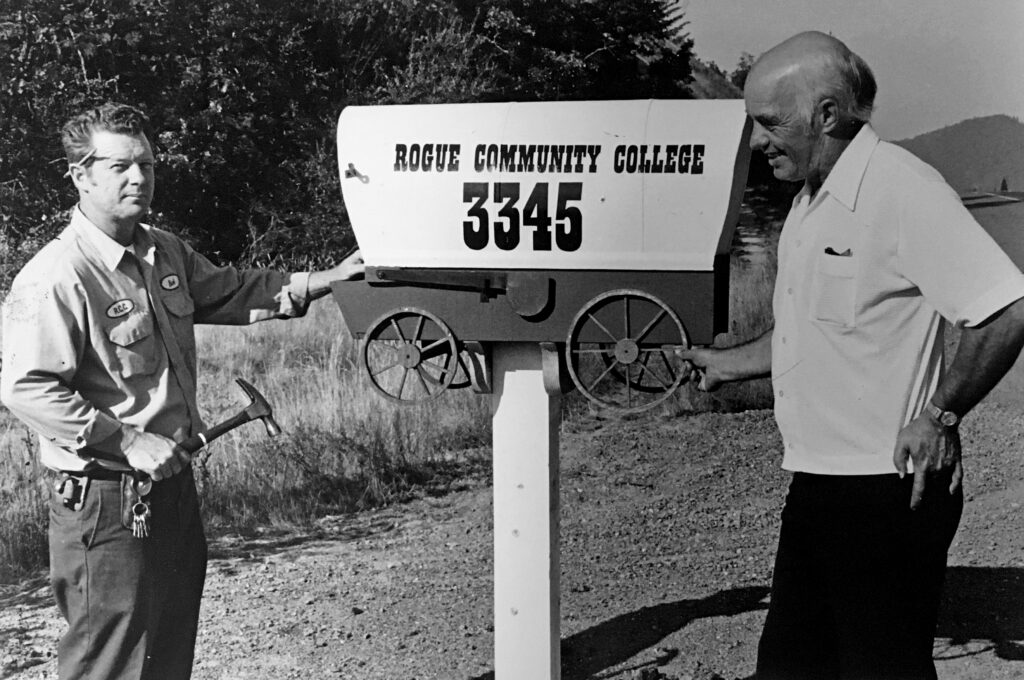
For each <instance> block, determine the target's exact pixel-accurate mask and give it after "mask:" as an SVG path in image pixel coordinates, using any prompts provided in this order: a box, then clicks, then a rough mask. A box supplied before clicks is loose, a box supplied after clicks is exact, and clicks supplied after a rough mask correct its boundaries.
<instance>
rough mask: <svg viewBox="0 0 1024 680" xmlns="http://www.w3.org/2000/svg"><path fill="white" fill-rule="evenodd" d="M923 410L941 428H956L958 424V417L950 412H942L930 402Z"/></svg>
mask: <svg viewBox="0 0 1024 680" xmlns="http://www.w3.org/2000/svg"><path fill="white" fill-rule="evenodd" d="M924 410H925V411H926V412H927V413H928V415H930V416H931V417H932V418H934V419H935V420H936V422H938V423H939V424H940V425H942V426H943V427H956V426H957V425H959V424H960V416H958V415H957V414H955V413H953V412H952V411H944V410H943V409H941V408H939V407H938V406H936V405H935V404H933V403H932V402H931V401H929V402H928V403H927V404H925V405H924Z"/></svg>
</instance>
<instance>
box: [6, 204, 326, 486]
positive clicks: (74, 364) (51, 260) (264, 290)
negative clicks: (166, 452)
mask: <svg viewBox="0 0 1024 680" xmlns="http://www.w3.org/2000/svg"><path fill="white" fill-rule="evenodd" d="M308 284H309V275H308V274H291V275H287V274H283V273H281V272H277V271H272V270H250V271H239V270H237V269H235V268H233V267H218V266H215V265H214V264H213V263H211V262H210V261H209V260H208V259H206V258H205V257H203V256H202V255H200V254H199V253H197V252H195V251H194V250H193V249H192V248H191V247H189V246H188V245H187V244H185V243H184V242H183V241H181V240H180V239H179V238H177V237H176V236H173V235H172V234H169V233H167V232H165V231H161V230H159V229H156V228H153V227H149V226H146V225H140V226H139V227H137V228H136V230H135V236H134V241H133V243H132V244H131V245H129V246H128V247H125V246H122V245H120V244H119V243H117V242H116V241H114V240H113V239H111V238H110V237H109V236H107V235H106V234H105V233H104V232H102V231H101V230H100V229H99V228H98V227H96V226H95V225H94V224H92V223H91V222H90V221H89V220H88V219H87V218H86V217H85V215H84V214H82V212H81V211H80V210H78V209H76V210H75V211H74V214H73V216H72V218H71V222H70V224H69V225H68V227H67V228H66V229H65V230H64V231H63V232H62V233H61V234H60V236H58V237H57V238H56V239H54V240H53V241H52V242H50V243H49V244H47V245H46V246H44V247H43V249H42V250H40V251H39V253H37V254H36V255H35V257H33V258H32V260H31V261H30V262H29V263H28V264H27V265H26V266H25V267H24V269H22V271H21V272H19V274H18V276H17V277H16V278H15V280H14V283H13V285H12V288H11V291H10V294H9V295H8V297H7V300H6V301H5V303H4V308H3V370H2V371H0V398H2V400H3V402H4V404H5V405H6V406H7V407H8V408H9V409H10V410H11V411H12V412H13V413H14V414H15V415H16V416H18V417H19V418H20V419H21V420H22V421H24V422H26V423H28V424H29V425H30V426H31V427H32V428H33V429H34V430H35V431H36V432H38V433H39V437H40V454H41V458H42V462H43V464H44V465H46V466H47V467H49V468H52V469H55V470H67V471H79V470H82V469H85V468H86V467H87V466H92V465H95V462H94V459H95V458H96V457H100V458H103V457H106V458H110V456H109V455H105V456H104V455H98V451H90V447H94V446H96V445H98V444H99V443H100V442H103V441H104V440H106V439H107V438H109V437H111V435H113V434H114V433H115V432H116V431H117V430H118V429H119V428H121V427H122V425H128V426H132V427H134V428H137V429H139V430H144V431H146V432H152V433H156V434H161V435H164V436H167V437H171V438H175V439H182V438H184V437H187V436H189V435H191V434H195V433H196V432H198V431H200V430H201V429H202V428H203V423H202V419H201V418H200V416H199V410H198V407H197V404H196V344H195V334H194V327H193V324H195V323H211V324H248V323H252V322H254V321H260V320H263V319H270V318H284V317H292V316H301V315H302V314H304V313H305V311H306V308H307V307H308V304H309V298H308ZM94 454H96V455H94Z"/></svg>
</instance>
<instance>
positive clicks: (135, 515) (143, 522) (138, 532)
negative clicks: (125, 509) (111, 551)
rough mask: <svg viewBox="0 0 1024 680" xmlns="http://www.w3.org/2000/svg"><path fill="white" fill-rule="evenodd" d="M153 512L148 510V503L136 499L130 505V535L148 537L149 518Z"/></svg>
mask: <svg viewBox="0 0 1024 680" xmlns="http://www.w3.org/2000/svg"><path fill="white" fill-rule="evenodd" d="M152 516H153V513H152V512H150V510H149V503H146V502H145V501H138V502H137V503H135V505H133V506H132V536H134V537H135V538H148V537H149V520H150V517H152Z"/></svg>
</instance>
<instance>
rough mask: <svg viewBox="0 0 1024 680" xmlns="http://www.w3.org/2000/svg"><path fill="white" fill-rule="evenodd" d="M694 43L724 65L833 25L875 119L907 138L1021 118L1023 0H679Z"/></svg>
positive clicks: (890, 135) (728, 67)
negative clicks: (868, 76) (867, 88)
mask: <svg viewBox="0 0 1024 680" xmlns="http://www.w3.org/2000/svg"><path fill="white" fill-rule="evenodd" d="M677 2H678V4H679V6H680V7H681V8H682V9H683V10H684V12H685V18H686V20H687V21H688V22H689V25H688V26H687V27H686V30H687V31H688V32H689V34H690V37H691V38H692V39H693V41H694V52H695V53H696V54H697V56H698V57H700V58H701V59H702V60H704V61H713V62H715V63H716V64H718V66H719V67H720V68H721V69H722V70H724V71H725V72H726V73H728V72H730V71H732V70H734V69H735V68H736V64H737V62H738V61H739V58H740V55H741V54H742V53H743V52H749V53H751V54H753V55H755V56H757V55H758V54H760V53H762V52H764V51H765V50H767V49H769V48H770V47H772V46H773V45H776V44H778V43H779V42H782V41H783V40H785V39H786V38H788V37H790V36H791V35H793V34H795V33H799V32H800V31H805V30H818V31H823V32H825V33H831V34H832V35H834V36H835V37H836V38H839V39H840V40H842V41H843V42H845V43H846V44H847V46H849V48H850V49H852V50H853V51H854V52H856V53H857V54H859V55H860V56H861V57H863V58H864V60H865V61H866V62H867V63H868V65H869V66H871V69H872V71H873V72H874V74H875V80H877V81H878V96H877V97H876V98H875V113H874V115H873V118H872V123H873V125H874V127H875V129H876V130H877V131H878V133H879V134H880V135H881V136H882V137H883V138H885V139H892V140H898V139H905V138H908V137H913V136H915V135H919V134H921V133H924V132H930V131H932V130H936V129H938V128H941V127H945V126H947V125H952V124H953V123H958V122H960V121H962V120H966V119H968V118H977V117H979V116H988V115H993V114H1000V113H1002V114H1007V115H1010V116H1013V117H1015V118H1018V119H1021V120H1024V0H846V1H843V0H677Z"/></svg>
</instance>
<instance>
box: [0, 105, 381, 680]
mask: <svg viewBox="0 0 1024 680" xmlns="http://www.w3.org/2000/svg"><path fill="white" fill-rule="evenodd" d="M146 128H147V120H146V117H145V116H144V115H143V113H142V112H141V111H139V110H138V109H135V108H132V107H130V106H124V105H117V104H105V105H103V106H100V107H98V108H95V109H92V110H89V111H86V112H84V113H82V114H81V115H79V116H77V117H75V118H73V119H72V120H71V121H69V122H68V123H67V124H66V125H65V127H64V129H63V133H62V143H63V145H64V149H65V153H66V155H67V158H68V162H69V163H70V170H69V175H70V176H71V179H72V181H73V182H74V184H75V187H76V188H77V189H78V195H79V203H78V206H77V208H76V209H75V210H74V212H73V215H72V217H71V222H70V224H69V226H68V227H67V228H66V229H65V230H64V231H63V232H62V233H61V234H60V236H58V237H57V238H56V239H55V240H53V241H52V242H50V243H49V244H47V245H46V246H45V247H44V248H43V249H42V250H41V251H40V252H39V253H38V254H37V255H36V256H35V257H34V258H33V259H32V260H31V261H30V262H29V263H28V264H27V265H26V266H25V268H24V269H23V270H22V271H21V272H20V273H19V274H18V276H17V277H16V279H15V281H14V284H13V286H12V289H11V292H10V294H9V296H8V298H7V300H6V303H5V305H4V317H3V322H4V323H3V329H4V332H3V344H4V347H3V371H2V374H0V398H2V400H3V402H4V404H6V406H7V407H8V408H9V409H10V410H11V411H12V412H13V413H14V414H15V415H17V416H18V417H19V418H20V419H22V420H23V421H24V422H26V423H27V424H28V425H29V426H30V427H32V429H34V430H35V431H36V432H38V433H39V436H40V453H41V457H42V462H43V464H44V465H45V466H46V467H48V468H50V469H51V470H54V471H57V472H58V473H59V477H60V479H59V481H58V483H57V489H58V491H57V493H56V494H55V495H54V496H53V499H52V503H51V511H50V517H51V521H50V532H49V533H50V539H49V540H50V570H51V581H52V586H53V592H54V596H55V599H56V601H57V606H58V608H59V609H60V611H61V613H62V614H63V616H64V618H65V619H66V620H67V622H68V626H69V627H68V630H67V632H66V634H65V635H64V636H63V638H62V639H61V641H60V644H59V648H58V668H59V676H60V678H61V680H73V679H79V678H81V679H85V678H89V679H90V680H98V679H101V678H102V679H103V680H115V679H124V680H128V679H131V680H140V679H143V680H154V679H160V680H164V679H166V680H177V679H179V678H180V679H184V678H188V677H190V675H191V667H192V657H193V650H194V646H195V638H196V627H197V621H198V616H199V603H200V598H201V596H202V590H203V582H204V579H205V572H206V538H205V536H204V533H203V527H202V523H201V520H200V517H199V506H198V501H197V497H196V489H195V484H194V481H193V478H192V471H191V467H190V465H189V463H190V456H189V454H188V453H187V452H186V451H184V450H183V449H182V448H180V447H178V446H177V445H176V443H175V442H176V441H181V440H182V439H184V438H186V437H188V436H191V435H193V434H195V433H197V432H198V431H200V430H201V429H202V427H203V423H202V420H201V418H200V416H199V413H198V409H197V406H196V349H195V337H194V332H193V330H194V329H193V324H195V323H218V324H247V323H252V322H254V321H259V320H262V319H270V318H288V317H295V316H301V315H302V314H304V313H305V311H306V309H307V307H308V305H309V303H310V301H311V300H314V299H316V298H318V297H321V296H323V295H324V294H326V293H327V292H328V290H329V283H330V281H332V280H338V279H347V278H351V277H354V276H357V275H359V274H360V273H361V272H362V261H361V259H360V258H359V255H358V254H355V255H353V256H352V257H350V258H348V259H346V260H345V261H344V262H342V263H341V264H340V265H338V266H337V267H335V268H334V269H331V270H328V271H324V272H313V273H302V274H291V275H286V274H282V273H279V272H276V271H271V270H251V271H238V270H236V269H234V268H232V267H217V266H214V265H213V264H212V263H211V262H210V261H209V260H207V259H206V258H205V257H203V256H202V255H200V254H198V253H196V252H195V251H194V250H192V248H190V247H189V246H188V245H187V244H185V243H184V242H182V241H181V240H180V239H178V238H177V237H175V236H172V235H171V234H169V233H167V232H164V231H161V230H159V229H155V228H152V227H149V226H147V225H144V224H142V222H141V221H142V219H143V218H144V217H145V216H146V214H147V213H148V211H149V205H150V201H151V200H152V198H153V189H154V186H153V184H154V181H153V163H154V157H153V152H152V149H151V148H150V144H149V135H148V133H147V130H146ZM104 461H110V462H113V463H114V464H120V465H122V466H123V465H124V463H127V464H128V465H129V466H131V467H132V468H134V469H135V470H138V471H141V472H143V473H146V474H147V475H149V477H150V478H151V479H152V480H153V482H154V483H153V486H152V491H151V492H150V493H149V494H148V496H147V502H148V506H149V508H150V513H149V514H150V516H149V518H148V519H149V520H150V526H148V527H147V528H148V529H149V534H150V535H149V537H147V538H139V537H136V536H134V535H133V532H132V531H131V522H130V519H131V514H130V512H131V507H130V504H131V503H132V502H133V501H134V499H132V498H131V493H130V491H131V485H130V483H129V479H128V478H127V475H122V474H121V473H119V472H115V471H112V470H111V469H109V467H106V468H105V467H104ZM126 504H128V507H126ZM126 513H127V520H126V518H125V516H126Z"/></svg>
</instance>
